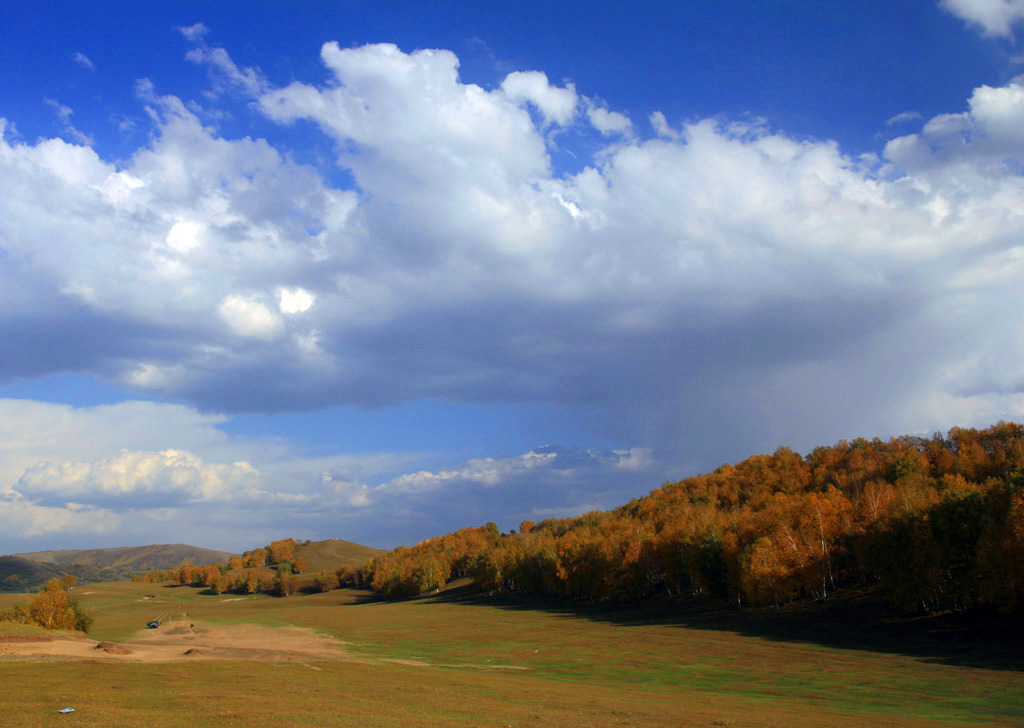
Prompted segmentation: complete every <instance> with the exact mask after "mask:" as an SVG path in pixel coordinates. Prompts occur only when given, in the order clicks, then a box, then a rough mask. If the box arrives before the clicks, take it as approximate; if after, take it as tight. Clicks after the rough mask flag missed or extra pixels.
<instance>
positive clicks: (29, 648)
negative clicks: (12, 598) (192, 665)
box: [0, 622, 354, 662]
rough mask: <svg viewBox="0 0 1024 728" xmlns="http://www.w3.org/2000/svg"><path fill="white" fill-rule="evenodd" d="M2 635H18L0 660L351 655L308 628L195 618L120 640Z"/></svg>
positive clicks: (2, 644)
mask: <svg viewBox="0 0 1024 728" xmlns="http://www.w3.org/2000/svg"><path fill="white" fill-rule="evenodd" d="M4 637H18V638H19V639H17V640H11V641H3V640H0V661H9V660H38V659H72V660H74V659H92V660H118V661H123V662H174V661H178V660H185V659H188V660H196V659H201V660H257V661H263V662H307V661H329V660H330V661H333V660H353V659H354V658H352V657H351V656H350V655H349V653H348V652H347V651H346V650H345V647H344V643H342V642H339V641H338V640H335V639H332V638H330V637H327V636H324V635H320V634H317V633H315V632H313V631H312V630H308V629H305V628H302V627H276V628H275V627H264V626H262V625H256V624H229V625H227V624H212V623H201V622H196V623H193V624H191V625H190V626H175V627H174V628H172V629H167V630H147V631H145V632H141V633H139V634H137V635H136V636H135V637H133V638H132V639H130V640H128V641H126V642H124V643H120V644H118V643H113V642H95V641H94V640H90V639H87V638H85V637H75V636H61V637H56V638H49V636H48V635H45V636H43V637H42V638H40V637H39V636H35V635H24V636H22V635H4ZM24 638H30V639H24ZM43 640H45V641H43Z"/></svg>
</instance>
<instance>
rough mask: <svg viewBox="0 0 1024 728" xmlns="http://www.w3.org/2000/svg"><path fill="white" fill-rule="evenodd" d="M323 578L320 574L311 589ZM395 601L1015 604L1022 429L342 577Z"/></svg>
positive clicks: (422, 548) (739, 468) (877, 450)
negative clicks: (847, 593)
mask: <svg viewBox="0 0 1024 728" xmlns="http://www.w3.org/2000/svg"><path fill="white" fill-rule="evenodd" d="M322 576H324V577H325V578H326V575H322ZM336 576H338V577H339V580H340V582H341V583H343V584H349V585H353V586H365V587H369V588H372V589H373V590H375V591H377V592H379V593H381V594H382V595H384V596H386V597H389V598H394V597H405V596H413V595H417V594H423V593H427V592H430V591H433V590H436V589H439V588H440V587H441V586H443V585H444V584H445V583H446V582H448V581H449V580H451V579H453V578H456V577H460V576H469V577H471V578H472V579H473V581H474V582H476V584H477V585H478V586H479V588H480V589H482V590H485V591H511V592H523V593H529V594H539V595H545V596H550V597H561V598H571V599H585V600H616V601H634V600H640V599H644V598H647V597H650V596H652V595H655V594H659V593H660V594H663V595H666V596H668V597H670V598H672V599H680V598H688V597H701V596H710V597H719V598H723V599H730V600H732V601H733V602H734V603H735V604H737V605H765V604H774V605H776V606H780V605H782V604H784V603H787V602H792V601H794V600H800V599H814V600H824V599H827V598H829V596H830V595H831V594H833V593H834V592H835V591H836V590H838V589H841V588H844V587H851V586H878V587H880V588H881V589H882V590H883V591H884V593H885V594H887V595H888V596H889V597H890V598H891V600H892V601H893V602H895V603H896V604H898V605H900V606H902V607H904V608H907V609H911V610H925V611H934V610H947V609H950V610H965V609H969V608H973V607H978V606H982V605H989V606H991V607H994V608H998V609H999V610H1000V611H1003V612H1008V613H1010V612H1016V611H1018V610H1019V608H1020V605H1021V603H1022V599H1024V427H1022V426H1021V425H1019V424H1015V423H1007V422H999V423H998V424H996V425H993V426H992V427H989V428H986V429H982V430H976V429H966V428H954V429H952V430H950V431H949V433H947V434H946V435H945V436H943V435H941V434H936V435H934V436H933V437H930V438H921V437H898V438H892V439H889V440H881V439H878V438H875V439H873V440H867V439H863V438H859V439H856V440H853V441H851V442H847V441H840V442H838V443H837V444H835V445H833V446H831V447H818V448H816V449H815V450H814V451H812V452H811V453H810V454H808V455H807V456H806V457H802V456H801V455H799V454H797V453H796V452H794V451H792V450H790V449H789V448H785V447H783V448H779V449H778V450H776V451H775V452H774V453H773V454H772V455H755V456H753V457H750V458H747V459H746V460H744V461H742V462H739V463H736V464H734V465H723V466H721V467H719V468H718V469H717V470H715V471H714V472H711V473H706V474H702V475H697V476H695V477H691V478H686V479H685V480H681V481H678V482H672V483H666V484H664V485H662V486H661V487H660V488H657V489H656V490H654V491H652V492H651V493H650V495H647V496H645V497H642V498H638V499H636V500H633V501H631V502H630V503H627V504H625V505H623V506H621V507H619V508H616V509H615V510H612V511H607V512H592V513H587V514H585V515H582V516H579V517H577V518H566V519H547V520H544V521H541V522H539V523H533V522H531V521H524V522H523V523H522V524H521V527H520V529H519V533H518V534H516V533H514V532H513V533H510V534H508V535H505V534H501V533H500V532H499V530H498V528H497V526H495V525H494V524H493V523H489V524H487V525H486V526H483V527H479V528H465V529H462V530H460V531H456V532H454V533H450V534H447V535H444V536H440V537H437V538H432V539H430V540H427V541H424V542H422V543H420V544H418V545H416V546H413V547H408V548H407V547H399V548H397V549H395V550H394V551H391V552H388V553H387V554H384V555H382V556H379V557H377V558H374V559H372V560H371V561H369V562H368V563H367V564H366V565H365V566H362V567H359V568H354V569H353V568H348V569H343V570H339V572H338V574H337V575H336Z"/></svg>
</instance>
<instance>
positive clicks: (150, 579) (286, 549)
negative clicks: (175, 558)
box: [131, 538, 309, 596]
mask: <svg viewBox="0 0 1024 728" xmlns="http://www.w3.org/2000/svg"><path fill="white" fill-rule="evenodd" d="M295 546H296V542H295V539H293V538H286V539H281V540H279V541H273V542H271V543H270V544H269V545H267V546H265V547H263V548H258V549H253V550H252V551H245V552H244V553H242V554H241V555H238V556H232V557H231V558H230V559H228V563H227V564H223V563H221V562H219V561H218V562H215V563H213V564H210V565H206V566H196V565H194V564H191V563H183V564H181V565H180V566H178V567H177V568H175V569H154V570H152V571H148V572H146V573H143V574H132V577H131V578H132V581H135V582H145V583H160V582H164V581H173V582H174V583H175V584H178V585H179V586H195V587H207V588H208V589H209V590H210V591H211V592H213V593H214V594H223V593H225V592H232V593H236V594H260V593H269V594H277V595H278V596H290V595H292V594H295V593H296V592H297V591H298V590H299V582H298V579H296V578H295V575H296V574H302V573H304V572H305V571H306V570H307V569H308V568H309V565H308V564H307V563H306V560H305V559H304V558H302V557H301V556H295ZM264 566H270V567H273V570H274V573H273V574H271V573H268V572H266V571H261V570H260V569H261V568H262V567H264Z"/></svg>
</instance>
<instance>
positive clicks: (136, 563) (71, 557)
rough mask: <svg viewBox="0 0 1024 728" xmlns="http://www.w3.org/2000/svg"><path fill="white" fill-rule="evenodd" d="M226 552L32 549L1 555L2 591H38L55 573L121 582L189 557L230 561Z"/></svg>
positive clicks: (168, 547) (180, 547)
mask: <svg viewBox="0 0 1024 728" xmlns="http://www.w3.org/2000/svg"><path fill="white" fill-rule="evenodd" d="M230 556H231V554H229V553H227V552H225V551H214V550H212V549H204V548H199V547H198V546H188V545H185V544H154V545H151V546H129V547H121V548H112V549H79V550H65V551H33V552H31V553H24V554H14V555H13V556H0V591H17V592H27V591H35V590H36V589H38V588H39V587H41V586H42V585H43V584H45V583H46V582H47V581H49V580H50V579H52V578H53V577H55V576H64V575H65V574H74V575H75V576H76V577H78V580H79V581H80V582H82V583H86V582H96V581H119V580H123V579H127V578H128V577H130V576H131V575H132V573H135V572H144V571H151V570H153V569H171V568H174V567H176V566H178V565H179V564H181V563H182V562H183V561H185V560H187V559H191V560H192V562H193V563H195V564H197V565H202V564H212V563H214V562H215V561H227V560H228V558H229V557H230Z"/></svg>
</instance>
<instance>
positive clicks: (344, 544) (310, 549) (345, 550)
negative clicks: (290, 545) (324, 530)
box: [295, 538, 386, 573]
mask: <svg viewBox="0 0 1024 728" xmlns="http://www.w3.org/2000/svg"><path fill="white" fill-rule="evenodd" d="M383 553H386V552H385V551H384V550H383V549H375V548H371V547H370V546H363V545H362V544H358V543H353V542H352V541H342V540H341V539H338V538H330V539H327V540H326V541H308V542H306V543H300V544H298V545H297V546H296V547H295V555H296V556H301V557H302V558H303V559H305V560H306V563H307V564H309V568H308V569H307V571H309V572H311V573H312V572H316V571H334V570H335V569H338V568H340V567H342V566H360V565H362V564H365V563H366V562H367V561H369V560H370V559H372V558H373V557H374V556H379V555H381V554H383Z"/></svg>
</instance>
